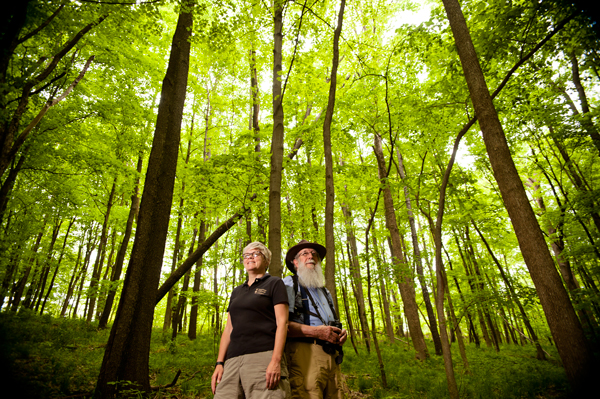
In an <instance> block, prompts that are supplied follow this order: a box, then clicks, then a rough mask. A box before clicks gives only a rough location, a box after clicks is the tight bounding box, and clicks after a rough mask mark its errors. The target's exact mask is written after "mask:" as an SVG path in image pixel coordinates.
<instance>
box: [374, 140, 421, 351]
mask: <svg viewBox="0 0 600 399" xmlns="http://www.w3.org/2000/svg"><path fill="white" fill-rule="evenodd" d="M374 150H375V156H376V158H377V166H378V171H379V180H380V181H381V183H382V184H383V185H384V188H383V199H384V204H385V220H386V226H387V228H388V230H389V232H390V239H391V250H392V262H393V263H394V264H395V265H396V267H397V268H398V270H399V272H398V273H399V275H398V286H399V287H400V295H401V296H402V303H403V304H404V312H405V314H406V319H407V321H408V329H409V332H410V336H411V339H412V342H413V346H414V348H415V351H416V358H417V359H419V360H422V361H423V360H425V359H427V358H428V357H429V351H428V350H427V345H426V344H425V337H424V336H423V331H422V330H421V323H420V321H419V310H418V306H417V300H416V295H415V289H414V286H413V277H412V272H411V270H410V268H409V267H408V265H407V264H406V260H405V258H404V253H403V252H402V244H401V243H400V232H399V230H398V222H397V220H396V213H395V211H394V201H393V199H392V192H391V190H390V187H389V184H388V182H387V173H386V168H385V161H384V159H383V149H382V147H381V137H379V135H378V134H375V143H374ZM392 155H393V154H392Z"/></svg>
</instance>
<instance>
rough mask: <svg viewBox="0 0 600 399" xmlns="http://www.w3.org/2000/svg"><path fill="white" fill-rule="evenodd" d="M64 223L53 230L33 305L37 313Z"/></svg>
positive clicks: (60, 222)
mask: <svg viewBox="0 0 600 399" xmlns="http://www.w3.org/2000/svg"><path fill="white" fill-rule="evenodd" d="M62 223H63V221H62V220H59V221H57V223H56V226H54V230H52V238H51V239H50V245H49V246H48V250H47V256H46V261H45V262H44V267H43V268H42V273H41V275H40V281H39V289H36V293H35V296H34V299H33V302H32V304H31V306H32V308H33V304H35V311H36V312H37V311H38V310H39V308H40V305H41V303H42V298H43V297H44V291H45V289H46V282H47V281H48V276H49V275H50V269H51V268H52V255H53V254H54V245H55V244H56V240H57V239H58V233H60V227H61V226H62Z"/></svg>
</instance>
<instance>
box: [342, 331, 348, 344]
mask: <svg viewBox="0 0 600 399" xmlns="http://www.w3.org/2000/svg"><path fill="white" fill-rule="evenodd" d="M347 339H348V331H346V329H343V330H342V332H341V334H340V345H344V343H345V342H346V340H347Z"/></svg>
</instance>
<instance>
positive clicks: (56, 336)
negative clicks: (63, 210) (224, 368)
mask: <svg viewBox="0 0 600 399" xmlns="http://www.w3.org/2000/svg"><path fill="white" fill-rule="evenodd" d="M108 335H109V330H108V329H107V330H98V328H97V326H96V325H95V324H93V323H92V324H88V323H86V322H84V321H81V320H71V319H57V318H52V317H49V316H37V315H34V314H33V313H30V312H20V313H18V314H14V313H12V312H6V313H0V367H1V369H0V383H1V384H2V386H3V387H10V390H9V391H10V392H15V393H16V395H17V396H14V397H19V398H61V397H68V396H73V395H80V394H84V393H91V392H92V391H93V389H94V384H95V379H96V377H97V376H98V371H99V369H100V364H101V362H102V356H103V354H104V346H105V345H106V342H107V340H108ZM217 345H218V339H216V338H215V337H214V336H213V334H212V333H205V334H199V336H198V338H197V339H196V340H194V341H190V340H189V339H188V338H187V336H186V335H183V334H180V335H179V336H178V337H177V339H176V340H175V341H172V340H171V335H170V333H168V334H167V333H163V332H162V331H161V330H159V329H156V330H155V331H154V332H153V335H152V344H151V349H150V378H151V385H152V386H155V387H159V386H164V385H167V384H170V383H171V382H172V381H173V379H174V377H175V375H176V374H177V372H178V370H181V374H180V376H179V378H178V380H177V383H176V384H175V385H174V386H173V387H169V388H163V389H161V390H160V391H155V392H154V393H153V395H152V396H151V397H152V398H156V399H159V398H172V397H176V398H179V399H189V398H212V394H211V392H210V377H211V375H212V372H213V369H214V361H215V359H216V351H217ZM380 345H381V350H382V356H383V361H384V364H385V372H386V376H387V385H388V386H387V388H384V387H383V385H382V383H381V374H380V370H379V364H378V361H377V356H376V354H375V352H374V350H372V351H371V354H367V351H366V348H365V347H359V355H358V356H357V355H356V354H355V353H354V351H353V349H352V346H351V345H350V343H349V342H348V343H347V344H346V345H345V358H344V363H343V364H342V373H343V374H344V376H345V379H346V384H347V386H348V388H349V391H348V395H349V396H350V397H352V398H359V397H360V398H446V397H448V392H447V387H446V376H445V373H444V362H443V360H442V358H441V357H439V356H431V357H430V359H428V360H426V361H424V362H420V361H418V360H416V359H415V358H414V351H412V350H409V349H407V347H406V345H405V344H395V345H393V346H390V345H386V344H384V343H381V344H380ZM429 350H430V353H431V354H433V353H434V350H433V346H431V347H430V348H429ZM453 350H455V351H456V353H453V359H454V366H455V367H454V369H455V373H456V380H457V383H458V386H459V390H460V397H461V398H483V399H492V398H564V397H566V392H567V382H566V377H565V374H564V371H563V369H562V368H561V367H560V365H559V361H558V355H557V354H556V351H555V350H554V348H553V347H549V348H545V350H546V351H548V352H549V354H550V355H551V356H552V357H551V358H550V360H549V361H538V360H536V359H535V348H533V347H532V346H527V347H516V346H504V347H501V350H500V352H499V353H497V352H495V351H494V350H493V349H488V348H483V347H482V348H476V347H475V346H474V345H472V346H468V347H467V356H468V359H469V362H470V370H471V374H467V373H465V370H464V368H463V366H462V361H461V359H460V356H459V354H458V348H457V347H456V345H453ZM79 397H80V398H84V397H85V396H83V395H82V396H79Z"/></svg>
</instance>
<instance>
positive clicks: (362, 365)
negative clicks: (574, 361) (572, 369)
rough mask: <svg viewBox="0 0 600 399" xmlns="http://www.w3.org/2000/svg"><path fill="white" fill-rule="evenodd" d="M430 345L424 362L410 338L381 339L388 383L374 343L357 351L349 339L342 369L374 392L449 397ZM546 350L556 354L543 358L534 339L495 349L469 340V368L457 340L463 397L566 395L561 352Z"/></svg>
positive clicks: (354, 383) (356, 385) (356, 386)
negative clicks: (407, 341)
mask: <svg viewBox="0 0 600 399" xmlns="http://www.w3.org/2000/svg"><path fill="white" fill-rule="evenodd" d="M429 344H430V345H429ZM428 345H429V353H430V355H431V356H430V358H429V359H427V360H425V361H424V362H421V361H419V360H416V359H415V357H414V355H415V352H414V351H413V350H409V349H407V346H406V345H405V344H401V345H399V344H395V345H393V346H390V345H387V344H385V343H382V344H380V346H381V348H380V349H381V352H382V359H383V363H384V368H385V375H386V380H387V389H385V388H384V387H383V384H382V377H381V371H380V368H379V362H378V360H377V355H376V353H375V351H374V349H373V348H372V350H371V353H370V354H368V353H367V350H366V348H365V347H360V348H359V355H358V356H357V355H356V354H355V353H354V350H353V349H352V346H351V345H346V347H345V358H344V363H343V368H342V371H343V373H344V374H346V375H347V379H346V382H347V384H348V387H349V388H350V390H352V391H358V392H361V393H363V394H365V397H372V398H431V399H433V398H448V397H449V395H448V389H447V382H446V373H445V370H444V361H443V359H442V357H441V356H435V355H434V353H435V350H434V348H433V344H432V343H428ZM545 350H546V351H547V352H548V353H549V354H550V356H551V358H549V360H548V361H539V360H537V359H536V358H535V355H536V351H535V348H534V347H533V346H532V345H529V346H525V347H520V346H515V345H505V346H501V347H500V352H496V351H495V350H494V349H492V348H484V347H481V348H477V347H476V346H475V345H474V344H470V345H468V346H467V348H466V352H467V358H468V361H469V371H470V373H467V372H466V371H465V368H464V366H463V362H462V359H461V357H460V354H459V352H458V345H457V344H453V345H452V351H453V353H452V359H453V364H454V373H455V379H456V382H457V385H458V389H459V396H460V398H473V399H480V398H481V399H492V398H538V399H541V398H567V397H568V383H567V378H566V375H565V372H564V369H563V368H562V367H561V366H560V362H559V360H558V354H557V353H556V350H555V349H554V347H550V348H545Z"/></svg>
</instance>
